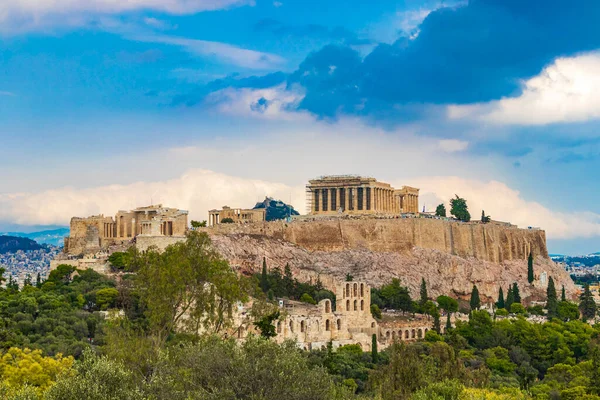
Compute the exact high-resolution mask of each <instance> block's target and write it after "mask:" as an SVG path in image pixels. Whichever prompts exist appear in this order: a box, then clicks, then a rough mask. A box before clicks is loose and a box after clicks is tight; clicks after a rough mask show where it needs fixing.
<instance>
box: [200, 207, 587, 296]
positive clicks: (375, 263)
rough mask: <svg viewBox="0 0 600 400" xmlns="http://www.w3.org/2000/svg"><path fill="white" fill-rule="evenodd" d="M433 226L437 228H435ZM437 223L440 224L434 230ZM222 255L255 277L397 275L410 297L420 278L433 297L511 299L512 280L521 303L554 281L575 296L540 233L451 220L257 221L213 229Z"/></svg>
mask: <svg viewBox="0 0 600 400" xmlns="http://www.w3.org/2000/svg"><path fill="white" fill-rule="evenodd" d="M430 222H432V224H430ZM436 223H437V226H436ZM208 232H209V233H210V235H211V237H212V240H213V243H214V244H215V246H216V248H217V249H218V250H219V252H220V253H221V254H222V255H223V256H224V257H225V258H226V259H227V260H229V262H230V263H231V265H232V266H233V267H234V268H236V269H237V270H239V271H241V272H244V273H251V272H258V271H260V268H261V266H262V260H263V257H265V258H266V259H267V264H268V266H269V268H274V267H279V268H281V269H282V270H283V268H284V266H285V265H286V264H289V265H290V267H291V269H292V271H293V272H294V275H295V276H297V277H299V279H305V280H308V279H315V278H316V277H317V276H319V277H320V279H321V280H322V281H323V282H324V283H326V282H327V281H328V280H329V279H333V278H334V279H336V280H344V279H345V276H346V274H348V273H349V274H351V275H353V276H354V278H355V280H360V281H364V282H366V283H368V284H370V285H372V286H380V285H382V284H385V283H389V282H390V281H391V279H392V278H400V280H401V281H402V284H403V285H407V286H408V287H409V288H410V290H411V294H412V296H413V298H415V297H417V296H418V293H419V286H420V283H421V278H425V280H426V282H427V284H428V289H429V294H430V296H432V297H436V296H438V295H442V294H445V295H453V296H456V297H460V298H464V299H468V297H469V296H470V293H471V289H472V286H473V284H476V285H477V287H478V289H479V293H480V295H481V296H482V300H483V301H487V302H491V301H496V299H497V296H498V290H499V288H500V287H502V288H503V290H504V293H505V295H506V291H507V289H508V286H509V285H511V284H512V283H513V282H517V283H518V285H519V289H520V293H521V296H522V297H523V298H528V297H529V298H531V299H542V298H545V290H546V285H547V280H546V282H544V281H543V279H539V278H540V277H544V276H546V277H550V276H552V277H553V279H554V280H555V283H556V287H557V289H558V290H560V288H561V286H562V285H564V286H565V289H566V293H567V295H568V296H570V297H573V296H575V292H576V289H575V286H574V284H573V282H572V280H571V279H570V277H569V276H568V274H567V273H566V271H564V269H563V268H561V267H560V266H558V265H556V264H555V263H553V262H552V261H551V260H550V259H549V258H548V255H547V250H546V242H545V235H544V232H543V231H535V230H525V229H516V228H506V229H503V228H501V227H498V226H487V225H468V224H457V223H449V222H446V221H438V220H433V221H427V220H422V221H419V220H417V219H414V220H407V221H406V220H389V221H387V220H383V221H381V220H365V221H360V220H359V221H352V220H346V221H343V222H341V221H326V222H323V223H321V222H311V223H291V224H289V225H286V224H284V223H277V224H276V226H274V224H273V223H267V224H260V225H255V226H237V227H231V228H230V227H227V229H214V230H208ZM530 251H531V252H532V254H534V255H535V263H534V274H535V276H536V280H535V281H534V283H533V285H530V284H529V283H528V282H527V256H528V255H529V252H530Z"/></svg>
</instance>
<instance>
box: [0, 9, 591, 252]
mask: <svg viewBox="0 0 600 400" xmlns="http://www.w3.org/2000/svg"><path fill="white" fill-rule="evenodd" d="M598 20H600V2H598V1H597V0H569V1H566V0H564V1H563V0H530V1H522V0H470V1H466V0H462V1H461V0H455V1H452V0H435V1H429V0H421V1H418V0H398V1H390V0H386V1H383V0H372V1H369V2H365V1H359V0H344V1H340V0H330V1H327V2H323V1H315V0H302V1H300V0H275V1H272V0H264V1H263V0H129V1H120V0H86V1H83V0H11V1H5V2H1V3H0V176H1V177H2V179H0V231H3V230H23V231H28V230H29V231H31V230H34V229H40V228H44V227H55V226H62V225H68V223H69V220H70V218H71V217H72V216H82V217H83V216H88V215H92V214H99V213H103V214H105V215H114V214H115V213H116V211H117V210H122V209H131V208H134V207H136V206H142V205H147V204H150V203H153V204H157V203H162V204H164V205H166V206H171V207H178V208H182V209H187V210H189V211H190V217H191V218H192V219H198V220H202V219H206V218H207V215H208V214H207V210H209V209H213V208H220V207H221V206H223V205H229V206H232V207H243V208H247V207H252V206H253V205H254V204H255V202H257V201H261V200H262V199H264V197H265V196H271V197H275V198H278V199H281V200H283V201H285V202H289V203H291V204H292V205H294V206H295V208H296V209H297V210H299V211H300V212H302V213H304V212H305V204H306V196H305V190H304V186H305V184H306V183H307V181H308V180H309V179H312V178H315V177H318V176H321V175H330V174H359V175H365V176H373V177H375V178H377V179H379V180H381V181H384V182H388V183H391V184H392V185H394V186H395V187H401V186H403V185H411V186H416V187H419V188H420V189H421V192H420V193H421V196H420V207H421V209H422V208H423V207H424V208H425V209H426V210H428V211H430V210H433V209H435V207H436V206H437V205H438V204H440V203H446V204H448V202H449V200H450V199H451V198H452V197H454V196H455V195H459V196H461V197H464V198H466V199H467V202H468V205H469V209H470V211H471V214H472V215H473V217H474V218H478V217H479V216H480V215H481V212H482V210H485V213H486V214H487V215H490V216H491V217H492V218H493V219H496V220H501V221H510V222H512V223H515V224H517V225H519V226H520V227H529V226H532V227H541V228H543V229H545V231H546V235H547V240H548V247H549V251H550V252H551V253H560V254H571V255H577V254H586V253H591V252H596V251H600V203H599V202H598V201H597V198H598V195H599V194H600V186H599V185H598V182H599V180H598V178H597V174H598V171H600V129H599V128H600V25H598V24H597V21H598Z"/></svg>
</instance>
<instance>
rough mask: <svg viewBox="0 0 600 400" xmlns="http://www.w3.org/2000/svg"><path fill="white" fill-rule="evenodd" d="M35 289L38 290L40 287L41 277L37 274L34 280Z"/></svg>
mask: <svg viewBox="0 0 600 400" xmlns="http://www.w3.org/2000/svg"><path fill="white" fill-rule="evenodd" d="M35 287H37V288H38V289H39V288H41V287H42V275H40V273H39V272H38V274H37V278H35Z"/></svg>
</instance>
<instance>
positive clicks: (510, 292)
mask: <svg viewBox="0 0 600 400" xmlns="http://www.w3.org/2000/svg"><path fill="white" fill-rule="evenodd" d="M514 302H515V295H514V293H513V286H512V285H509V286H508V292H507V293H506V301H505V302H504V308H506V309H507V310H510V306H511V305H512V303H514Z"/></svg>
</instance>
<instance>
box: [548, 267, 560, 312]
mask: <svg viewBox="0 0 600 400" xmlns="http://www.w3.org/2000/svg"><path fill="white" fill-rule="evenodd" d="M546 309H547V310H548V319H552V318H554V317H556V316H557V312H558V300H557V296H556V288H555V287H554V279H552V277H550V279H548V288H547V289H546Z"/></svg>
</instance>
